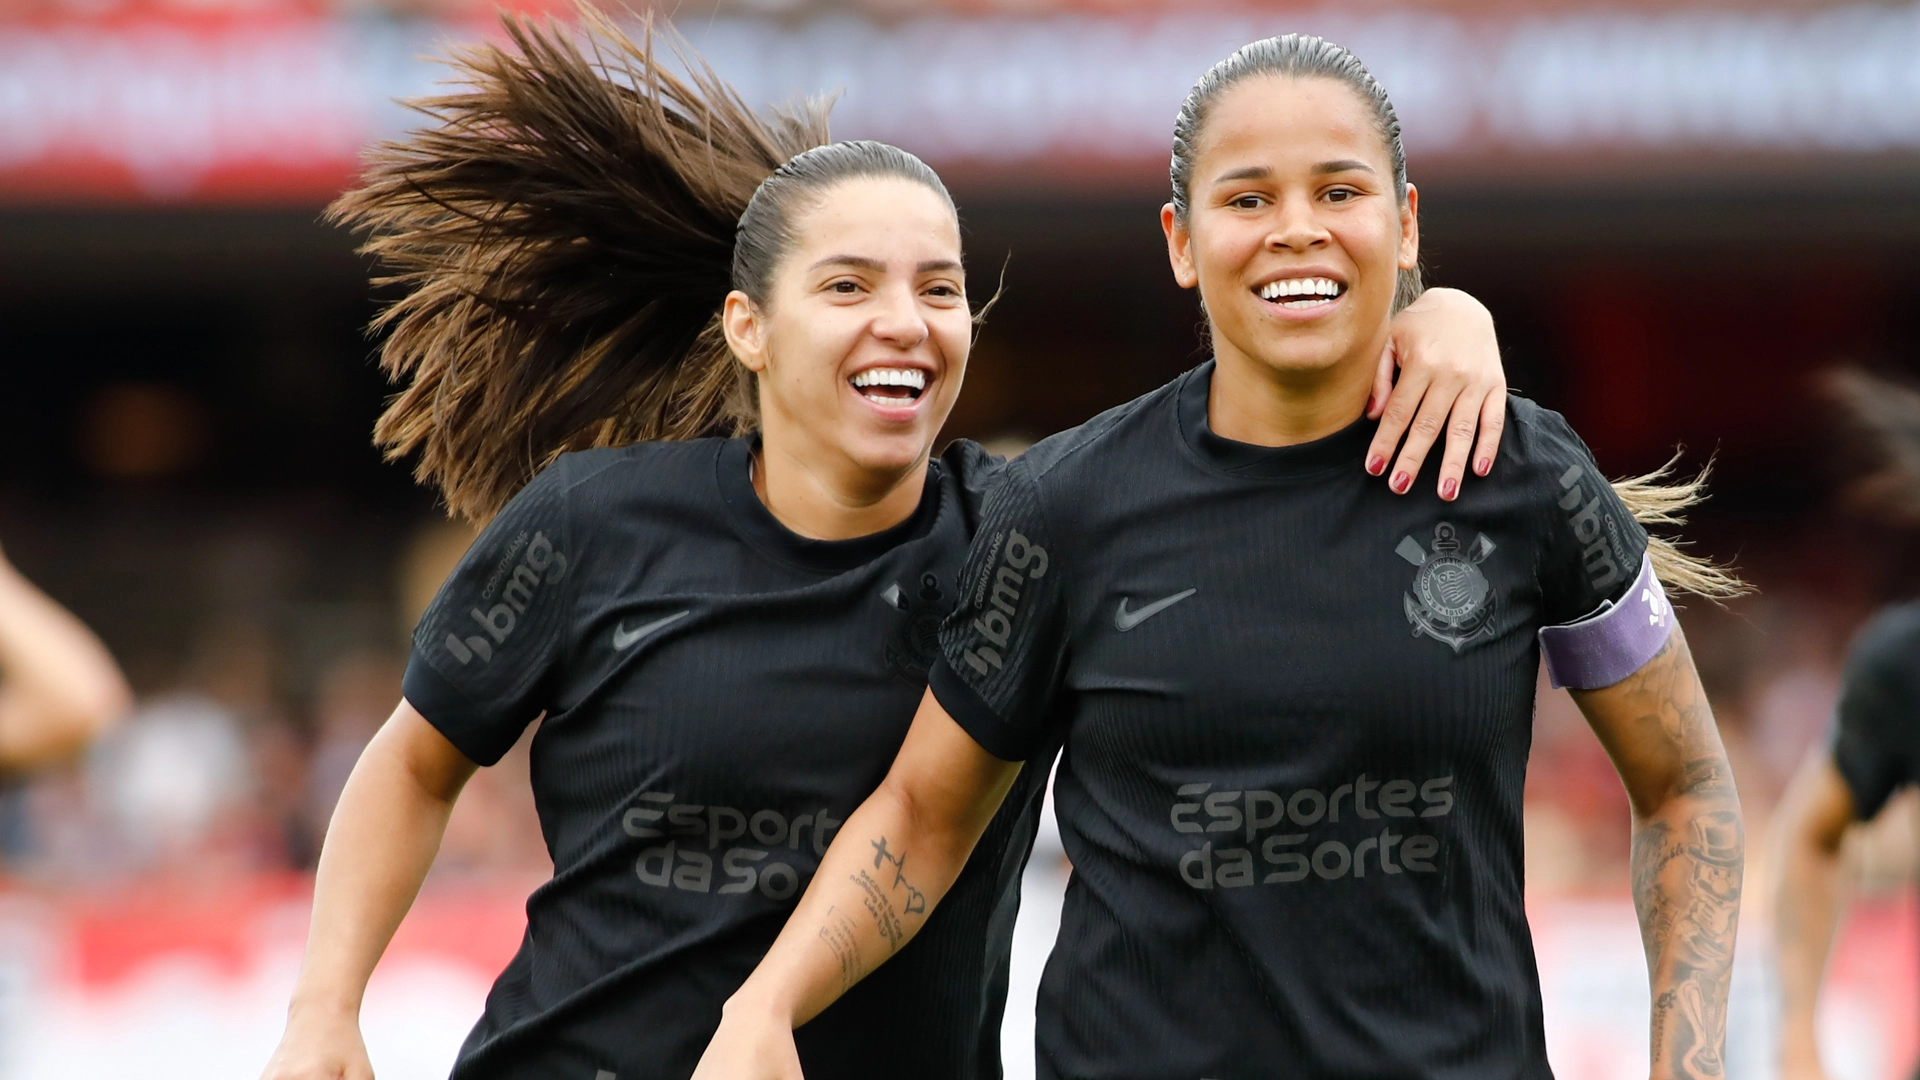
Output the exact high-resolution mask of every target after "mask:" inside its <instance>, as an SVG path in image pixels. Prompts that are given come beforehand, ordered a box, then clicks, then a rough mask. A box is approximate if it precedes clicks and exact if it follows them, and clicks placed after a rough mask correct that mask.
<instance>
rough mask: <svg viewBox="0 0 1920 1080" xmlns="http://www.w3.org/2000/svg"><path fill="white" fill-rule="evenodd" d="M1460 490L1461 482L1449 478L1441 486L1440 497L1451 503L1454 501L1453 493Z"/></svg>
mask: <svg viewBox="0 0 1920 1080" xmlns="http://www.w3.org/2000/svg"><path fill="white" fill-rule="evenodd" d="M1459 490H1460V481H1458V480H1455V479H1454V478H1453V477H1451V476H1449V477H1447V479H1446V482H1444V483H1442V484H1441V485H1440V497H1441V498H1443V499H1447V500H1449V501H1451V500H1452V499H1453V493H1454V492H1456V491H1459Z"/></svg>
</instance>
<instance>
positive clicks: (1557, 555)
mask: <svg viewBox="0 0 1920 1080" xmlns="http://www.w3.org/2000/svg"><path fill="white" fill-rule="evenodd" d="M1531 434H1532V438H1533V444H1534V445H1532V446H1530V447H1529V448H1528V449H1529V451H1530V453H1531V456H1533V458H1534V460H1535V463H1536V465H1537V466H1538V470H1539V471H1538V476H1539V479H1538V480H1537V481H1536V482H1537V483H1540V484H1542V485H1543V486H1544V487H1545V489H1546V490H1544V491H1542V492H1541V493H1540V494H1539V497H1540V498H1541V499H1542V501H1543V502H1544V503H1546V504H1547V507H1548V508H1547V515H1548V520H1547V522H1546V524H1545V529H1544V543H1542V545H1541V547H1540V550H1539V554H1538V558H1539V562H1538V564H1537V567H1538V570H1537V573H1538V576H1539V583H1540V593H1541V604H1542V609H1541V622H1542V624H1543V625H1546V626H1562V625H1565V624H1568V623H1572V622H1576V621H1578V620H1580V619H1583V618H1585V617H1587V616H1588V615H1591V614H1593V613H1594V612H1596V611H1598V610H1599V609H1600V607H1601V606H1602V605H1605V604H1610V603H1611V604H1618V603H1620V602H1621V600H1622V598H1624V597H1625V596H1626V594H1627V591H1628V589H1629V587H1630V586H1632V585H1633V584H1634V580H1635V579H1636V578H1637V577H1639V574H1640V569H1641V562H1642V560H1643V559H1645V557H1646V554H1647V530H1646V529H1645V528H1643V527H1641V525H1640V523H1639V522H1638V521H1636V520H1635V519H1634V516H1633V513H1632V511H1630V510H1628V509H1627V507H1626V504H1624V503H1622V502H1621V501H1620V496H1619V495H1617V494H1615V493H1614V490H1613V485H1612V484H1610V483H1609V482H1608V481H1607V478H1606V476H1605V475H1604V474H1603V473H1601V471H1600V469H1599V467H1598V466H1596V465H1595V464H1594V463H1593V454H1592V452H1591V451H1589V450H1588V449H1587V444H1586V443H1584V442H1582V441H1581V440H1580V436H1578V435H1576V434H1574V433H1573V429H1572V428H1570V427H1568V426H1567V422H1566V421H1565V420H1564V419H1562V418H1561V417H1560V415H1559V414H1558V413H1554V412H1549V411H1547V410H1545V409H1542V410H1540V412H1539V421H1538V423H1537V425H1536V426H1535V429H1534V431H1533V432H1532V433H1531Z"/></svg>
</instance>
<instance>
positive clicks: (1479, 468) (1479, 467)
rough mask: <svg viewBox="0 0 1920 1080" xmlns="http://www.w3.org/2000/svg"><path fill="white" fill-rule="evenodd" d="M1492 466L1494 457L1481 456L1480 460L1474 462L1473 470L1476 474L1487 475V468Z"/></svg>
mask: <svg viewBox="0 0 1920 1080" xmlns="http://www.w3.org/2000/svg"><path fill="white" fill-rule="evenodd" d="M1491 468H1493V459H1492V458H1481V459H1480V460H1479V461H1476V462H1474V463H1473V471H1474V473H1475V475H1478V476H1485V475H1487V470H1488V469H1491Z"/></svg>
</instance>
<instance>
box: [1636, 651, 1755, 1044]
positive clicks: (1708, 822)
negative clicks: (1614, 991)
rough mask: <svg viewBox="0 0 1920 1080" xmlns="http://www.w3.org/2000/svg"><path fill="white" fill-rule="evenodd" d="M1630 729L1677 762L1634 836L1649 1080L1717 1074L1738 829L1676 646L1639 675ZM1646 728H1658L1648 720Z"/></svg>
mask: <svg viewBox="0 0 1920 1080" xmlns="http://www.w3.org/2000/svg"><path fill="white" fill-rule="evenodd" d="M1636 678H1639V679H1641V680H1642V682H1641V683H1640V686H1639V687H1638V688H1636V689H1637V690H1638V692H1637V693H1636V694H1635V695H1634V697H1635V700H1636V704H1639V703H1644V704H1645V706H1646V707H1648V708H1650V709H1651V710H1653V712H1652V715H1648V716H1645V717H1643V718H1642V721H1641V723H1640V724H1639V725H1638V726H1639V729H1640V730H1642V731H1647V732H1652V731H1658V732H1659V733H1660V736H1661V737H1662V738H1663V739H1664V740H1665V741H1666V743H1667V746H1666V747H1665V748H1663V749H1664V752H1667V753H1672V754H1677V755H1682V756H1684V757H1685V766H1684V768H1683V770H1682V772H1681V781H1680V784H1679V788H1678V791H1677V792H1676V793H1675V795H1674V796H1673V797H1671V798H1669V799H1667V800H1666V802H1665V803H1664V804H1663V805H1662V806H1660V807H1659V808H1658V809H1656V810H1653V811H1651V812H1649V813H1647V814H1646V815H1645V816H1644V817H1636V820H1635V824H1634V837H1633V896H1634V904H1635V906H1636V907H1637V908H1638V909H1639V915H1640V935H1641V938H1642V940H1643V941H1644V942H1645V944H1646V949H1647V966H1648V970H1649V972H1650V974H1651V975H1652V979H1653V1024H1652V1041H1653V1054H1654V1075H1655V1076H1673V1077H1721V1076H1724V1075H1725V1062H1724V1060H1723V1053H1722V1052H1723V1047H1724V1045H1725V1039H1726V1026H1727V991H1728V987H1729V985H1730V983H1731V981H1732V974H1733V945H1734V934H1735V930H1736V927H1737V925H1738V922H1739V916H1740V892H1741V879H1742V873H1743V868H1744V863H1745V854H1744V853H1745V844H1746V840H1745V828H1744V825H1743V824H1742V821H1741V815H1740V802H1739V796H1738V794H1737V793H1736V792H1735V790H1734V784H1733V773H1732V770H1731V768H1730V767H1729V765H1728V763H1727V758H1726V754H1725V752H1724V751H1723V750H1722V749H1721V747H1720V745H1719V740H1718V738H1717V737H1716V733H1715V730H1714V726H1713V713H1712V711H1711V709H1709V707H1708V705H1707V701H1706V697H1705V695H1704V694H1703V693H1702V691H1701V689H1700V684H1699V681H1698V677H1697V676H1696V675H1695V673H1694V670H1693V665H1692V663H1691V660H1690V658H1689V657H1688V655H1687V653H1686V647H1685V645H1684V644H1682V643H1681V641H1680V639H1678V638H1675V639H1673V640H1671V641H1669V642H1668V643H1667V646H1666V648H1664V649H1662V650H1661V652H1660V655H1658V656H1656V657H1655V658H1654V659H1653V661H1651V662H1650V663H1649V664H1648V665H1647V667H1646V668H1645V669H1643V670H1642V672H1641V675H1640V676H1637V677H1636ZM1650 721H1653V722H1657V723H1649V722H1650Z"/></svg>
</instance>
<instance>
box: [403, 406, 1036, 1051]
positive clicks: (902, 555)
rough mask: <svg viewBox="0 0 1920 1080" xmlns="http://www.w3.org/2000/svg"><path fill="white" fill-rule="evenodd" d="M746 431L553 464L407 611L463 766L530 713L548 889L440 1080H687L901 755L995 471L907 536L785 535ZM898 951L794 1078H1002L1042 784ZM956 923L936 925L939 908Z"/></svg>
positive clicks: (973, 474)
mask: <svg viewBox="0 0 1920 1080" xmlns="http://www.w3.org/2000/svg"><path fill="white" fill-rule="evenodd" d="M749 467H750V466H749V447H748V445H747V444H746V443H745V442H742V441H738V440H734V441H721V440H703V441H695V442H685V443H664V444H649V445H641V446H633V447H628V448H624V449H618V450H596V451H590V452H586V453H579V454H570V455H567V456H565V457H562V458H561V459H560V460H559V461H558V462H556V463H555V464H554V465H553V466H552V467H550V468H548V469H546V470H545V471H544V472H542V473H541V474H540V475H539V476H538V477H537V478H535V479H534V481H533V482H532V483H531V484H529V485H528V487H527V488H526V489H525V490H524V491H522V492H521V493H520V494H519V495H518V496H516V497H515V498H514V499H513V501H512V502H511V503H510V504H509V505H508V506H507V508H506V509H505V510H503V511H502V512H501V514H500V515H499V516H498V517H497V518H496V519H495V520H494V521H493V522H492V523H491V524H490V525H489V526H488V528H487V529H486V531H485V532H484V533H483V534H482V535H481V537H480V539H479V540H478V541H477V542H476V543H475V544H474V545H473V548H472V550H471V551H470V552H469V553H468V554H467V556H466V558H465V559H464V560H463V561H462V562H461V564H460V567H459V569H458V570H456V571H455V572H454V574H453V576H452V577H451V578H450V579H449V580H448V582H447V584H446V585H445V587H444V588H443V589H442V590H441V592H440V595H439V597H438V598H437V599H436V600H435V601H434V603H433V605H432V607H431V608H429V609H428V611H427V613H426V615H425V616H424V617H423V618H422V620H421V623H420V627H419V629H418V631H417V633H416V635H415V639H414V653H413V658H412V661H411V663H410V664H409V665H408V668H407V674H406V682H405V690H406V697H407V700H408V701H409V702H411V703H412V704H413V705H414V706H415V707H416V708H417V709H419V710H420V712H421V713H422V714H423V715H425V716H426V718H427V719H428V720H429V721H431V722H432V723H433V724H434V726H435V727H437V728H438V729H439V730H440V731H441V732H443V733H444V734H445V735H446V736H447V738H448V739H449V740H451V741H452V742H453V744H454V745H455V746H457V747H459V748H460V750H461V751H462V752H463V753H465V754H466V755H467V756H468V757H470V758H472V759H473V760H475V761H477V762H480V763H482V764H489V763H492V762H493V761H495V760H497V759H498V758H499V757H500V755H501V754H503V753H504V752H505V751H506V750H507V748H508V747H509V746H511V745H512V744H513V742H514V740H515V739H516V738H517V737H518V736H519V735H520V734H521V732H522V731H524V730H525V728H526V726H527V724H528V723H529V722H530V721H532V720H533V719H534V718H535V717H538V716H540V715H541V714H542V713H544V714H545V719H544V721H543V722H542V723H541V726H540V729H539V731H538V733H537V734H536V735H535V737H534V741H533V753H532V785H533V793H534V798H535V801H536V803H537V805H538V808H539V813H540V823H541V828H542V831H543V832H544V834H545V837H546V841H547V846H548V850H549V851H550V852H551V853H552V856H553V864H554V874H553V879H552V880H551V881H550V882H548V883H547V884H546V885H544V886H542V887H541V888H540V889H539V890H538V891H537V892H535V893H534V894H533V896H532V897H531V899H529V901H528V903H527V932H526V937H525V939H524V941H523V942H522V944H521V947H520V950H519V952H518V954H517V955H516V956H515V957H514V958H513V961H512V963H511V964H510V965H509V966H508V967H507V970H506V971H505V973H504V974H502V975H501V976H500V978H499V981H498V982H497V983H496V984H495V985H494V988H493V991H492V993H491V994H490V995H489V996H488V999H487V1005H486V1011H485V1014H484V1015H483V1017H482V1018H481V1020H480V1022H479V1024H478V1026H476V1027H475V1028H474V1030H473V1033H472V1034H471V1035H470V1036H469V1037H468V1039H467V1042H466V1045H465V1046H464V1047H463V1048H462V1049H461V1052H460V1057H459V1061H458V1063H457V1065H456V1066H455V1068H454V1075H455V1076H456V1077H475V1078H479V1077H485V1078H488V1080H496V1078H501V1077H523V1076H524V1077H539V1078H541V1080H596V1078H598V1080H609V1078H617V1080H643V1078H644V1080H660V1078H676V1077H685V1076H687V1075H689V1074H690V1073H692V1071H693V1068H694V1065H695V1063H696V1062H697V1061H698V1059H699V1055H700V1053H701V1051H702V1050H703V1049H704V1048H705V1046H706V1043H707V1041H708V1039H709V1038H711V1036H712V1034H713V1031H714V1029H715V1028H716V1027H717V1026H718V1024H719V1020H720V1007H721V1004H722V1003H723V1002H724V1001H725V1000H726V998H727V997H728V995H730V994H732V993H733V991H734V990H735V989H737V988H738V987H739V985H740V983H741V982H742V981H744V979H745V978H746V976H747V974H748V972H750V971H751V970H752V968H753V967H754V965H755V964H756V963H757V962H758V961H759V960H760V958H761V956H762V955H764V954H765V952H766V950H767V948H768V947H769V946H770V945H771V944H772V943H773V939H774V937H775V935H776V934H777V933H778V932H779V930H780V928H781V926H782V925H783V924H784V923H785V921H786V919H787V917H788V915H789V914H790V913H791V912H792V910H793V907H794V904H795V903H796V901H797V899H798V897H799V895H800V894H801V892H802V891H803V890H804V889H805V887H806V884H807V881H808V879H809V878H810V877H811V876H812V874H813V872H814V870H815V868H816V867H817V866H818V864H819V860H820V857H821V855H822V853H824V851H825V850H826V847H827V845H828V844H829V843H830V842H831V841H832V839H833V836H834V833H835V830H837V829H838V828H839V826H840V824H841V822H842V821H844V820H845V819H846V817H847V815H848V814H849V813H851V812H852V811H853V809H854V808H855V807H857V806H859V805H860V803H861V802H862V801H863V800H864V799H865V798H866V797H867V796H868V795H869V794H870V793H871V792H872V791H873V789H874V788H875V787H876V786H878V784H879V782H880V780H881V778H882V777H883V776H884V775H885V774H886V771H887V768H888V766H889V764H890V763H891V762H892V759H893V757H894V755H895V754H896V752H897V751H898V750H899V748H900V744H901V741H902V740H903V739H904V738H905V735H906V730H907V726H908V724H909V722H910V721H911V719H912V717H913V713H914V711H915V709H916V707H917V705H918V703H919V700H920V697H921V695H922V694H923V692H924V689H925V680H926V671H927V667H928V665H929V664H930V663H931V662H932V660H933V659H934V656H935V653H936V650H937V634H938V629H939V623H940V619H941V618H942V617H943V616H944V615H945V614H946V613H947V612H948V611H949V610H950V609H951V607H952V603H953V599H954V589H955V586H954V582H955V581H956V579H957V572H958V569H959V566H960V562H961V560H962V558H963V557H964V555H965V552H966V546H967V540H968V537H969V536H970V534H971V527H972V525H973V524H974V522H975V521H976V520H977V514H978V509H979V503H978V494H977V492H978V490H979V487H980V485H981V483H982V481H983V478H984V476H985V475H986V474H988V473H990V472H991V471H993V470H994V469H995V468H997V463H996V462H994V461H992V460H991V459H989V458H987V457H986V455H984V454H983V453H982V452H981V451H980V450H979V448H978V447H976V446H973V445H971V444H956V445H955V446H954V447H953V448H951V449H950V450H949V451H948V452H947V453H946V454H945V455H944V456H943V458H942V459H940V460H937V461H935V462H934V464H933V467H932V469H931V470H930V475H929V477H928V480H927V487H926V492H925V494H924V495H923V497H922V499H921V503H920V506H919V509H918V510H917V512H916V513H915V514H914V515H913V517H912V518H910V519H909V520H908V521H906V522H904V523H902V524H900V525H899V526H897V527H895V528H893V529H891V530H889V531H887V532H884V533H880V534H876V535H873V536H869V537H864V538H861V539H857V540H848V541H842V542H825V541H815V540H807V539H804V538H801V537H799V536H797V535H795V534H793V533H791V532H789V531H788V530H787V529H785V528H784V527H783V526H781V525H780V524H779V522H778V521H777V520H776V519H774V518H773V516H772V515H771V514H770V513H768V511H767V510H766V508H765V507H764V506H763V505H762V504H761V502H760V500H759V498H758V497H756V495H755V494H754V492H753V488H752V484H751V480H750V474H749ZM1030 773H1031V774H1032V777H1031V778H1029V779H1025V780H1023V781H1022V783H1021V785H1019V786H1018V787H1017V788H1016V791H1015V793H1014V795H1013V797H1012V798H1011V799H1010V801H1009V804H1008V806H1007V807H1006V808H1005V809H1004V810H1003V811H1002V812H1001V814H1000V816H999V817H998V818H996V819H995V822H994V824H993V825H992V826H991V827H990V829H989V831H988V835H987V836H986V837H985V838H984V840H983V842H982V844H981V846H980V848H979V849H978V851H977V853H976V855H975V857H974V859H973V861H972V862H971V863H969V864H968V866H967V868H966V870H965V872H964V873H963V874H962V876H961V878H960V881H959V882H958V883H957V884H956V887H955V896H954V899H955V900H957V901H958V903H952V902H950V903H949V904H945V905H942V906H941V908H940V910H939V911H938V912H937V913H936V914H935V915H934V916H933V917H932V918H931V919H930V920H929V921H928V924H927V926H926V927H925V929H924V931H923V932H922V933H921V934H920V935H919V936H918V937H916V938H915V939H914V940H913V941H912V942H911V943H910V944H909V945H908V946H907V947H906V948H905V949H903V950H902V952H901V954H900V956H899V957H897V958H896V959H895V960H894V962H892V963H890V964H888V965H887V966H886V968H885V969H884V970H883V971H881V972H880V973H879V974H878V975H876V976H875V977H874V978H871V979H868V980H866V981H865V982H863V983H861V984H860V985H859V986H858V987H857V988H856V989H855V990H854V991H853V992H852V993H850V994H848V995H847V997H846V998H845V999H844V1000H843V1001H841V1002H840V1003H839V1004H836V1005H835V1006H834V1007H833V1008H831V1009H829V1010H827V1011H826V1012H825V1013H823V1014H822V1015H821V1016H820V1017H819V1018H818V1019H816V1020H814V1021H813V1022H812V1023H811V1024H809V1025H807V1026H806V1027H804V1028H802V1029H801V1030H800V1031H799V1032H798V1033H797V1037H798V1041H799V1045H800V1050H801V1058H802V1061H803V1062H804V1064H805V1067H806V1070H807V1075H808V1077H809V1078H810V1080H823V1078H830V1077H848V1078H852V1077H864V1076H866V1075H868V1073H867V1072H866V1070H864V1069H861V1068H859V1067H857V1065H856V1062H860V1061H865V1060H874V1059H872V1058H869V1057H867V1055H876V1054H877V1055H881V1058H880V1059H883V1060H887V1061H889V1062H890V1064H891V1065H892V1066H893V1067H895V1068H897V1069H898V1070H900V1074H901V1075H906V1076H915V1077H954V1078H975V1077H998V1076H999V1075H1000V1055H999V1026H1000V1014H1001V1009H1002V1007H1003V1005H1004V1001H1005V991H1006V957H1007V951H1008V949H1009V946H1010V934H1011V928H1012V922H1013V913H1014V909H1015V907H1016V906H1017V904H1018V901H1019V881H1020V869H1021V866H1022V864H1023V862H1024V861H1025V858H1026V852H1027V846H1028V844H1029V843H1030V842H1031V839H1032V835H1033V828H1034V821H1035V817H1034V815H1035V814H1036V813H1037V812H1038V804H1039V796H1040V794H1041V792H1040V786H1041V784H1043V783H1044V777H1045V774H1046V770H1045V768H1039V769H1036V770H1030ZM950 909H951V910H950Z"/></svg>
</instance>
